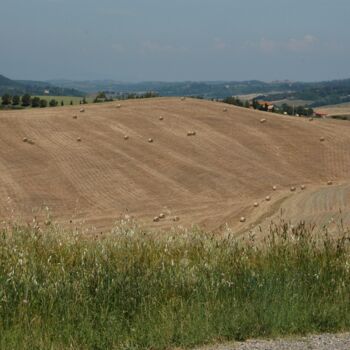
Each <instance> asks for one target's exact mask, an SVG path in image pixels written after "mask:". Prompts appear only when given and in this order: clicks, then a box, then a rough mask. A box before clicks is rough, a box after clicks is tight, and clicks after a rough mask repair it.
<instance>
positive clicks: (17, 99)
mask: <svg viewBox="0 0 350 350" xmlns="http://www.w3.org/2000/svg"><path fill="white" fill-rule="evenodd" d="M20 103H21V98H20V97H19V96H18V95H15V96H13V98H12V105H13V106H18V105H19V104H20Z"/></svg>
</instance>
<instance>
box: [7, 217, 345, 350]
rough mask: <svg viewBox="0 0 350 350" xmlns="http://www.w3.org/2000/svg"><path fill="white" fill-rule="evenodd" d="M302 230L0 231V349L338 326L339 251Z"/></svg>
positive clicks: (337, 242) (117, 344) (143, 342)
mask: <svg viewBox="0 0 350 350" xmlns="http://www.w3.org/2000/svg"><path fill="white" fill-rule="evenodd" d="M311 233H312V229H311V228H310V227H306V226H305V225H302V224H301V225H300V226H298V227H297V228H293V229H292V228H290V227H289V226H288V225H287V224H285V223H281V224H279V225H276V226H274V225H273V226H271V232H270V233H269V238H268V239H267V240H266V242H265V244H255V243H254V241H253V240H246V241H245V242H242V241H240V242H239V241H237V240H236V239H234V238H233V237H232V236H231V235H230V234H226V235H225V237H221V238H218V237H217V236H214V235H210V234H206V233H203V232H200V231H199V230H196V229H193V230H191V231H188V232H175V231H174V232H169V233H167V234H163V235H160V234H158V235H157V234H152V233H149V232H144V231H143V230H141V229H139V228H137V227H136V226H133V225H131V226H130V224H128V225H126V224H124V223H121V224H120V225H118V227H117V228H116V229H115V230H114V231H113V232H112V233H111V234H110V235H108V236H107V237H104V238H100V239H92V238H86V237H85V238H84V237H83V236H81V235H80V234H79V233H77V232H64V231H63V230H61V229H59V228H57V227H54V226H52V227H48V228H45V229H44V230H41V229H40V228H38V227H37V226H35V227H27V228H23V227H11V228H8V229H4V230H2V231H1V232H0V348H1V349H166V348H171V347H178V346H179V347H191V346H195V345H199V344H204V343H208V342H215V341H226V340H234V339H235V340H243V339H246V338H248V337H266V336H277V335H287V334H288V335H289V334H296V333H300V334H303V333H306V332H324V331H331V332H332V331H340V330H346V329H347V330H349V329H350V255H349V253H350V247H349V240H348V238H347V233H346V232H344V233H343V235H342V237H341V238H339V239H331V238H330V237H329V236H328V235H327V232H324V234H323V235H322V237H317V238H316V237H315V235H311Z"/></svg>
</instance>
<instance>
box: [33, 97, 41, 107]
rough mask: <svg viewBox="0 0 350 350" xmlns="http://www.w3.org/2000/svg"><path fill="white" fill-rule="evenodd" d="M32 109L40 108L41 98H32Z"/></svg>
mask: <svg viewBox="0 0 350 350" xmlns="http://www.w3.org/2000/svg"><path fill="white" fill-rule="evenodd" d="M32 107H33V108H37V107H40V98H39V97H33V98H32Z"/></svg>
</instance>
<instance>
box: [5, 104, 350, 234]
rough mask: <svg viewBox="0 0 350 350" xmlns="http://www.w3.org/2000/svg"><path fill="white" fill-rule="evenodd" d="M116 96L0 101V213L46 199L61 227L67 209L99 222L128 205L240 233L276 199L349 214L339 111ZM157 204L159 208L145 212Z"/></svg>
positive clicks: (266, 214)
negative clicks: (68, 101) (56, 104)
mask: <svg viewBox="0 0 350 350" xmlns="http://www.w3.org/2000/svg"><path fill="white" fill-rule="evenodd" d="M117 105H118V103H108V104H101V105H89V106H87V107H86V111H85V112H84V113H79V109H77V107H65V108H55V109H44V110H39V111H38V110H36V111H32V110H27V111H21V112H19V111H8V112H0V128H1V130H2V137H1V140H0V170H1V174H2V176H1V178H0V194H1V195H0V209H1V210H0V211H1V213H2V216H3V217H2V218H3V219H6V217H8V216H9V215H10V213H11V215H14V216H18V217H22V218H23V219H25V220H29V219H31V218H32V217H33V215H34V214H35V213H37V212H38V210H39V208H42V207H43V206H48V207H49V208H50V209H51V210H52V213H53V215H54V218H55V219H57V220H58V221H59V222H61V223H63V224H64V225H68V226H69V225H70V224H69V221H70V220H71V219H73V220H76V221H74V223H76V222H81V221H82V220H83V221H84V222H85V225H87V226H90V225H96V226H97V227H98V228H99V229H109V228H110V227H111V226H112V225H113V222H114V221H115V220H116V219H118V218H120V217H124V215H126V214H127V215H130V216H134V217H135V218H136V219H137V220H139V221H140V222H141V223H142V224H144V225H146V226H147V227H153V226H154V227H156V228H165V227H170V226H172V225H174V224H175V225H179V224H180V225H185V226H189V225H192V224H199V225H200V226H202V227H205V228H208V229H214V230H215V229H220V228H222V227H223V225H225V224H226V223H228V224H229V225H231V226H232V227H233V228H234V229H235V230H236V232H242V230H246V229H248V228H249V227H251V225H253V226H257V225H258V224H261V223H264V222H266V220H269V218H271V217H274V216H275V215H276V213H277V212H278V211H279V209H280V208H281V207H283V208H285V209H286V214H287V216H288V215H289V217H291V218H295V219H297V220H301V219H308V220H310V221H313V220H314V219H316V220H319V219H320V218H321V220H320V223H323V222H325V221H327V220H330V219H331V218H332V217H334V216H336V215H337V213H338V211H339V209H342V210H343V216H344V219H345V221H346V222H349V221H347V220H349V219H350V218H349V209H350V208H349V203H350V201H349V195H350V187H349V175H350V154H349V151H348V150H349V149H350V138H349V131H350V124H349V123H348V122H343V121H333V120H314V121H313V122H310V121H308V120H307V119H303V118H293V117H281V116H277V115H274V114H267V113H263V112H257V111H252V110H249V109H243V108H237V107H228V111H227V112H225V111H223V108H224V107H225V106H227V105H224V104H222V103H217V102H208V101H203V100H193V99H186V100H184V101H182V100H180V99H179V98H159V99H150V100H138V101H125V102H122V105H121V108H117ZM74 115H77V116H78V117H77V119H73V118H72V117H73V116H74ZM160 116H162V117H163V118H164V119H163V120H159V117H160ZM261 118H266V119H267V122H266V123H261V122H260V120H261ZM188 131H195V132H196V135H195V136H187V133H188ZM125 135H127V136H128V139H127V140H125V139H124V136H125ZM24 137H26V138H28V139H30V140H32V141H33V144H30V143H28V142H23V141H22V139H23V138H24ZM321 137H324V138H325V141H324V142H321V141H320V138H321ZM149 138H152V139H153V142H152V143H149V142H148V140H149ZM78 139H81V141H80V140H78ZM78 141H80V142H78ZM329 180H332V181H333V186H327V182H328V181H329ZM302 184H304V185H306V189H305V190H304V191H301V190H300V186H301V185H302ZM273 186H277V190H276V191H273V189H272V187H273ZM291 186H295V187H296V189H297V190H296V191H295V192H291V191H290V187H291ZM266 196H271V201H268V202H267V201H265V197H266ZM255 202H257V203H258V205H259V207H258V208H254V206H253V204H254V203H255ZM298 203H299V204H298ZM12 210H13V214H12ZM161 212H162V213H164V214H165V215H166V218H165V219H164V220H161V221H160V222H157V223H154V222H153V218H154V217H155V216H157V215H159V213H161ZM242 216H244V217H246V222H245V223H240V222H239V220H240V217H242ZM176 217H179V219H180V221H178V222H174V219H175V218H176Z"/></svg>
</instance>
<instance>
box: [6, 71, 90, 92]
mask: <svg viewBox="0 0 350 350" xmlns="http://www.w3.org/2000/svg"><path fill="white" fill-rule="evenodd" d="M45 90H49V91H50V95H51V96H55V95H59V96H84V93H82V92H80V91H78V90H76V89H72V88H62V87H57V86H55V85H53V84H50V83H48V82H43V81H31V80H12V79H9V78H7V77H5V76H3V75H1V74H0V96H1V95H4V94H10V95H24V94H30V95H43V94H44V91H45Z"/></svg>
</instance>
